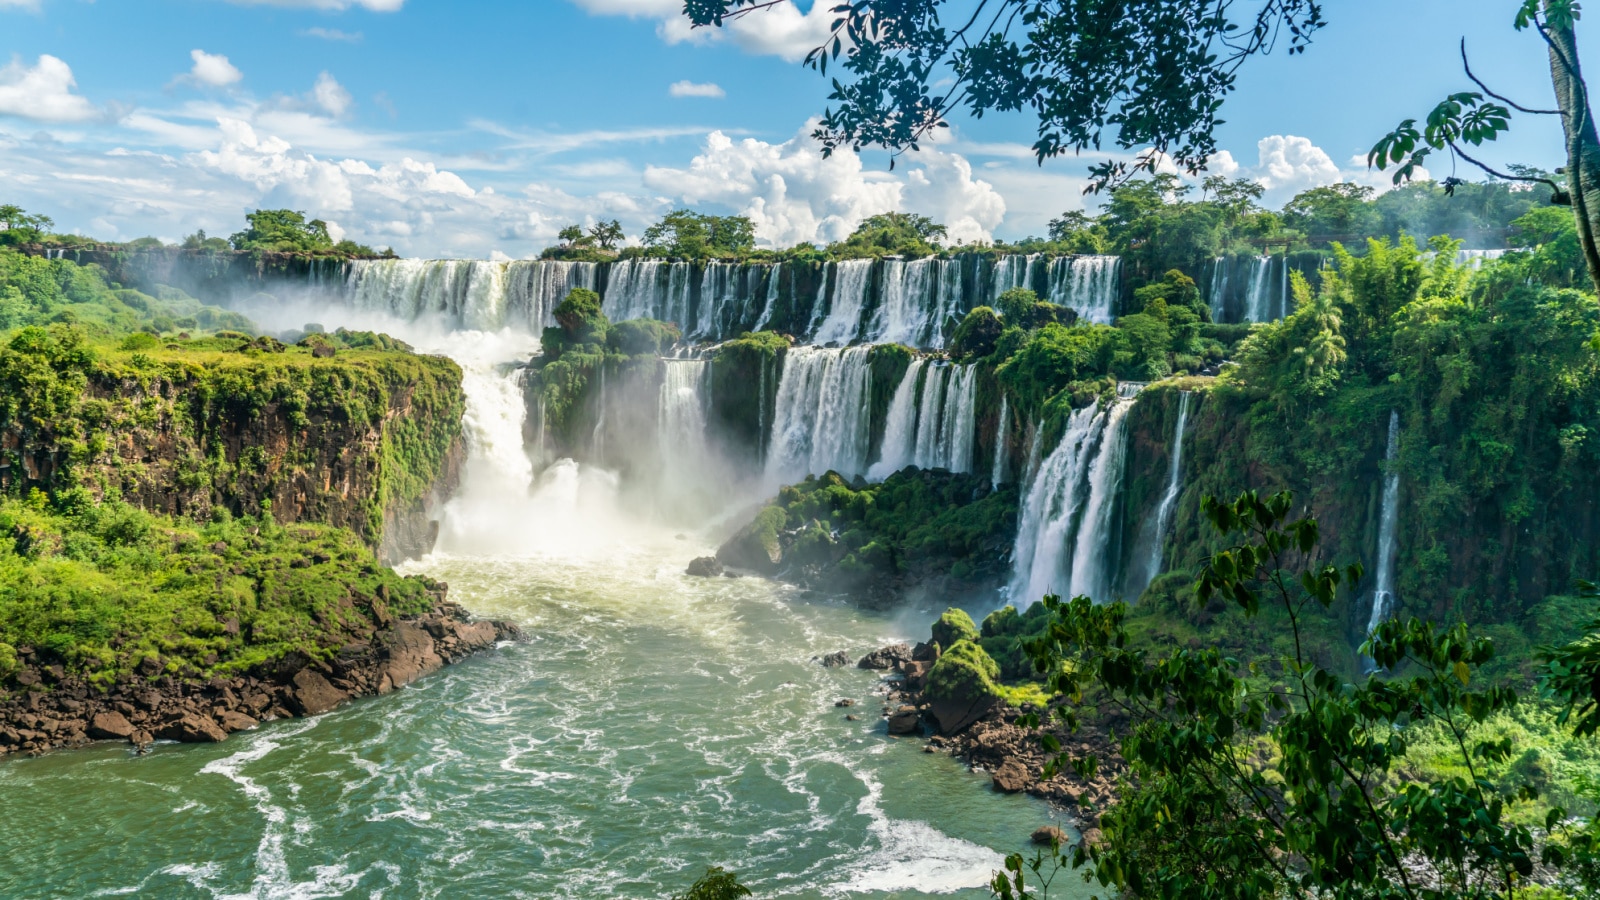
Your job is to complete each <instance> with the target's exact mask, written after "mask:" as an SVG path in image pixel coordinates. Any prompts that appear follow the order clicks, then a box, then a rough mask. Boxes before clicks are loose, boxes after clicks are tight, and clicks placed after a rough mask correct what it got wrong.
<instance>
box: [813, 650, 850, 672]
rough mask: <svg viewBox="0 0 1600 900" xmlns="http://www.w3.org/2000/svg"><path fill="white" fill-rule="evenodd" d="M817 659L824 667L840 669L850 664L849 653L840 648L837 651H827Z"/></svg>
mask: <svg viewBox="0 0 1600 900" xmlns="http://www.w3.org/2000/svg"><path fill="white" fill-rule="evenodd" d="M817 661H818V662H820V663H822V667H823V668H824V669H842V668H844V667H845V666H848V665H850V655H849V654H848V653H845V652H844V651H843V650H840V651H838V652H837V653H829V654H828V655H827V656H824V657H822V658H821V659H819V660H817Z"/></svg>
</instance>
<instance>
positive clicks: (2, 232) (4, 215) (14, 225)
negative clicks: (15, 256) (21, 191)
mask: <svg viewBox="0 0 1600 900" xmlns="http://www.w3.org/2000/svg"><path fill="white" fill-rule="evenodd" d="M0 226H3V227H0V247H7V246H15V245H17V244H31V243H35V242H37V241H38V240H39V239H40V238H41V237H43V236H44V235H45V233H46V232H48V231H49V230H50V229H51V228H52V227H54V226H55V222H54V221H53V220H51V218H50V217H49V216H41V215H30V214H29V213H28V212H27V211H26V210H24V209H23V208H22V207H20V206H17V205H15V204H11V203H6V204H0Z"/></svg>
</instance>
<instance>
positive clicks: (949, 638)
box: [933, 607, 978, 647]
mask: <svg viewBox="0 0 1600 900" xmlns="http://www.w3.org/2000/svg"><path fill="white" fill-rule="evenodd" d="M976 640H978V626H977V625H975V624H973V621H972V617H971V616H969V615H967V611H966V610H964V609H957V608H956V607H951V608H950V609H947V610H945V612H944V615H942V616H940V617H939V621H937V622H935V623H933V642H934V643H936V644H938V645H939V646H941V647H954V646H955V645H956V644H957V643H958V642H960V641H976Z"/></svg>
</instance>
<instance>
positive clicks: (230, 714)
mask: <svg viewBox="0 0 1600 900" xmlns="http://www.w3.org/2000/svg"><path fill="white" fill-rule="evenodd" d="M217 724H219V725H221V726H222V730H223V731H226V732H227V733H229V734H233V733H234V732H235V731H249V730H250V729H252V728H254V727H256V726H257V725H259V724H261V723H260V722H257V721H256V720H255V719H252V718H250V717H249V716H247V715H245V714H244V713H242V712H235V711H233V710H231V709H225V710H223V711H222V712H220V713H217Z"/></svg>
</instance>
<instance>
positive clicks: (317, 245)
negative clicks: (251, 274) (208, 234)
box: [228, 209, 333, 253]
mask: <svg viewBox="0 0 1600 900" xmlns="http://www.w3.org/2000/svg"><path fill="white" fill-rule="evenodd" d="M245 221H246V222H248V223H249V224H248V226H247V227H246V228H245V230H243V231H241V232H238V233H237V234H235V235H233V237H231V238H229V239H228V241H229V243H231V244H232V245H233V249H235V250H244V251H253V250H260V251H266V252H269V253H311V252H315V251H317V250H332V249H333V238H332V237H330V236H329V235H328V223H326V222H324V221H322V220H321V219H312V220H310V221H309V222H308V221H306V214H305V213H303V212H296V211H294V210H292V209H260V210H256V211H255V212H252V213H247V214H246V215H245Z"/></svg>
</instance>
